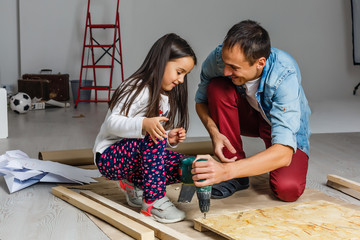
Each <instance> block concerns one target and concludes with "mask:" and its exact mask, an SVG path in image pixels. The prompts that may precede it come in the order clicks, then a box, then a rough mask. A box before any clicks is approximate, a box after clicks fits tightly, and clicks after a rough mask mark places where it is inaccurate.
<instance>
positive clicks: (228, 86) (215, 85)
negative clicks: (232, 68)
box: [207, 77, 234, 95]
mask: <svg viewBox="0 0 360 240" xmlns="http://www.w3.org/2000/svg"><path fill="white" fill-rule="evenodd" d="M233 89H234V85H233V84H232V82H231V81H230V80H229V79H228V78H226V77H217V78H212V79H211V81H210V83H209V86H208V88H207V94H208V95H209V94H218V93H219V92H227V91H229V90H231V91H232V90H233Z"/></svg>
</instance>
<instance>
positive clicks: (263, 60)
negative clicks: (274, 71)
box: [256, 57, 266, 70]
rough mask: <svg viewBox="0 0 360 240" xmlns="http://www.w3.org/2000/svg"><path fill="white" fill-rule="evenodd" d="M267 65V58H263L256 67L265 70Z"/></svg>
mask: <svg viewBox="0 0 360 240" xmlns="http://www.w3.org/2000/svg"><path fill="white" fill-rule="evenodd" d="M265 64H266V58H265V57H261V58H259V59H258V61H257V66H256V68H257V69H259V70H260V69H263V68H264V67H265Z"/></svg>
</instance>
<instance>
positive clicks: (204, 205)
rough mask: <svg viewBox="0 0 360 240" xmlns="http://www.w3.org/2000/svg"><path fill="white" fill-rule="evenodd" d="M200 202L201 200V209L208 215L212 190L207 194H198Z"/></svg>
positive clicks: (198, 192)
mask: <svg viewBox="0 0 360 240" xmlns="http://www.w3.org/2000/svg"><path fill="white" fill-rule="evenodd" d="M196 194H197V197H198V200H199V208H200V211H201V212H202V213H207V212H209V210H210V197H211V190H210V191H206V192H200V191H197V192H196Z"/></svg>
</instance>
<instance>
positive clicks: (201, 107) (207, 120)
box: [195, 103, 219, 138]
mask: <svg viewBox="0 0 360 240" xmlns="http://www.w3.org/2000/svg"><path fill="white" fill-rule="evenodd" d="M195 109H196V112H197V114H198V116H199V118H200V120H201V122H202V123H203V125H204V126H205V128H206V130H207V131H208V132H209V134H210V137H211V138H212V137H213V136H214V135H215V134H217V133H219V129H218V127H217V126H216V124H215V122H214V120H213V119H212V118H211V116H210V113H209V108H208V105H207V104H205V103H196V105H195Z"/></svg>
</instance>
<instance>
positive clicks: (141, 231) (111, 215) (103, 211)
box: [52, 186, 154, 240]
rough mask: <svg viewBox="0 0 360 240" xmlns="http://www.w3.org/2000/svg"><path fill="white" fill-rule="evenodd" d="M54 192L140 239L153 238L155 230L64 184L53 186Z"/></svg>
mask: <svg viewBox="0 0 360 240" xmlns="http://www.w3.org/2000/svg"><path fill="white" fill-rule="evenodd" d="M52 193H53V194H54V195H55V196H57V197H59V198H61V199H62V200H64V201H66V202H68V203H70V204H72V205H74V206H75V207H77V208H79V209H81V210H83V211H85V212H88V213H90V214H92V215H94V216H96V217H98V218H100V219H102V220H104V221H106V222H108V223H110V224H111V225H113V226H115V227H116V228H118V229H120V230H121V231H123V232H125V233H126V234H128V235H130V236H132V237H134V238H135V239H140V240H153V239H154V231H153V230H151V229H149V228H147V227H145V226H143V225H141V224H139V223H137V222H135V221H133V220H131V219H129V218H127V217H125V216H123V215H121V214H119V213H117V212H116V211H113V210H111V209H109V208H107V207H105V206H103V205H101V204H99V203H97V202H95V201H93V200H91V199H89V198H87V197H84V196H82V195H81V194H79V193H77V192H74V191H71V190H70V189H67V188H65V187H62V186H58V187H53V188H52Z"/></svg>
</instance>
